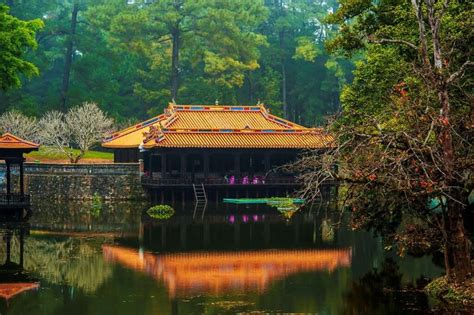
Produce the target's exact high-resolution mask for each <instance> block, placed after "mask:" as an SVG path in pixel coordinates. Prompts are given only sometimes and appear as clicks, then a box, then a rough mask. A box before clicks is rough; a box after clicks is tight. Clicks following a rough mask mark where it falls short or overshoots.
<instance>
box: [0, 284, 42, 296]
mask: <svg viewBox="0 0 474 315" xmlns="http://www.w3.org/2000/svg"><path fill="white" fill-rule="evenodd" d="M38 288H39V283H33V282H17V283H0V297H1V298H3V299H5V300H9V299H11V298H12V297H14V296H15V295H18V294H20V293H22V292H25V291H28V290H33V289H38Z"/></svg>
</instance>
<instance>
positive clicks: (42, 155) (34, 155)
mask: <svg viewBox="0 0 474 315" xmlns="http://www.w3.org/2000/svg"><path fill="white" fill-rule="evenodd" d="M73 151H74V154H79V150H76V149H74V150H73ZM25 157H26V158H29V159H32V160H38V161H42V160H67V159H68V158H67V157H66V156H65V155H64V154H61V153H59V152H54V151H51V150H50V149H48V148H47V147H44V146H42V147H40V149H39V151H33V152H31V153H28V154H26V155H25ZM87 159H100V160H110V161H113V159H114V154H113V153H111V152H100V151H88V152H86V154H85V155H84V156H83V157H82V159H81V160H87Z"/></svg>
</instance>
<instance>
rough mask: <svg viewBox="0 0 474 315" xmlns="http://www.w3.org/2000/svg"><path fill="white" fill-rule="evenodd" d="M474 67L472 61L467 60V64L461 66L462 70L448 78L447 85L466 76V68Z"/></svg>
mask: <svg viewBox="0 0 474 315" xmlns="http://www.w3.org/2000/svg"><path fill="white" fill-rule="evenodd" d="M472 65H474V62H472V61H470V60H467V61H466V62H464V63H463V64H462V66H461V68H459V70H458V71H456V72H454V73H453V74H451V75H450V76H449V78H448V80H447V81H446V83H448V84H449V83H452V82H453V81H454V80H456V79H458V78H459V77H461V76H462V75H463V74H464V71H465V70H466V68H467V67H468V66H472Z"/></svg>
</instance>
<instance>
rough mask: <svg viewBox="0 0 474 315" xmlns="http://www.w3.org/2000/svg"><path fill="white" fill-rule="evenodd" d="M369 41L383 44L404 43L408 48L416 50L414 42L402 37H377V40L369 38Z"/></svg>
mask: <svg viewBox="0 0 474 315" xmlns="http://www.w3.org/2000/svg"><path fill="white" fill-rule="evenodd" d="M371 42H373V43H375V44H385V43H389V44H403V45H406V46H408V47H410V48H413V49H415V50H418V46H416V45H415V44H413V43H410V42H409V41H406V40H403V39H388V38H382V39H378V40H371Z"/></svg>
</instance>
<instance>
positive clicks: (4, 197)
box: [0, 193, 30, 207]
mask: <svg viewBox="0 0 474 315" xmlns="http://www.w3.org/2000/svg"><path fill="white" fill-rule="evenodd" d="M29 204H30V195H27V194H17V193H10V194H6V193H0V207H7V206H27V205H29Z"/></svg>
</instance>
